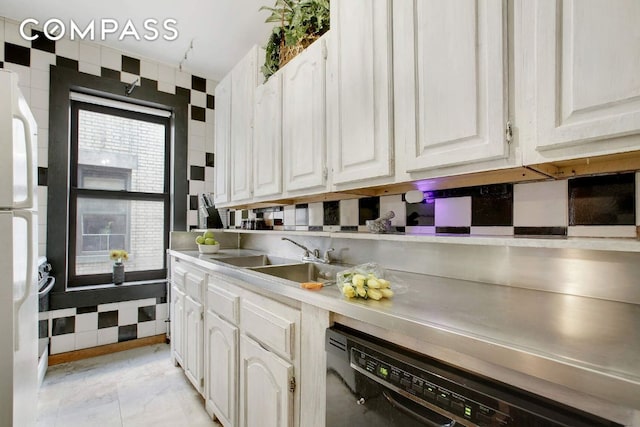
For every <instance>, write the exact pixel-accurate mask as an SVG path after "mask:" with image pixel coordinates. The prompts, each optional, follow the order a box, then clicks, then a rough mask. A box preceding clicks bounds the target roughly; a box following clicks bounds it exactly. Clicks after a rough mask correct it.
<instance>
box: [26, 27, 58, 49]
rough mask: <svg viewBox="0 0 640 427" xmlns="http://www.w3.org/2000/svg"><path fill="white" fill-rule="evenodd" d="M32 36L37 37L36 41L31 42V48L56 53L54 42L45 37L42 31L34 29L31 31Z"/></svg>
mask: <svg viewBox="0 0 640 427" xmlns="http://www.w3.org/2000/svg"><path fill="white" fill-rule="evenodd" d="M31 35H32V36H37V38H36V39H34V40H32V41H31V48H33V49H38V50H42V51H44V52H49V53H56V42H55V40H50V39H48V38H47V37H45V35H44V33H43V32H42V31H38V30H35V29H32V30H31Z"/></svg>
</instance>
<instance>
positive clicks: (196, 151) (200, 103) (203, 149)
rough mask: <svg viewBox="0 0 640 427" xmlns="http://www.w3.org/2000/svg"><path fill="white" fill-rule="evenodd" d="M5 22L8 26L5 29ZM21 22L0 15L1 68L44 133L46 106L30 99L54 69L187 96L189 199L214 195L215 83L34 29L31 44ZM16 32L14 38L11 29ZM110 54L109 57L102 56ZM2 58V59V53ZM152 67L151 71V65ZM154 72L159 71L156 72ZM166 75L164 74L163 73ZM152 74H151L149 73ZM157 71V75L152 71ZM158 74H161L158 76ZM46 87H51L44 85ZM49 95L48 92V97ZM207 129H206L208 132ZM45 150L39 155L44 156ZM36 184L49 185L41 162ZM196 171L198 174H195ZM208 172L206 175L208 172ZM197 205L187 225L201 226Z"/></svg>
mask: <svg viewBox="0 0 640 427" xmlns="http://www.w3.org/2000/svg"><path fill="white" fill-rule="evenodd" d="M3 23H4V25H2V24H3ZM18 25H19V23H17V22H13V21H10V20H8V19H5V18H2V17H1V16H0V29H2V28H4V31H0V45H1V46H0V68H7V69H11V70H12V71H15V72H17V73H18V74H19V76H20V85H21V87H22V88H23V91H24V92H25V96H26V97H27V101H28V102H29V104H30V105H32V107H34V106H35V108H32V109H34V110H42V113H38V112H37V111H34V115H36V120H37V121H38V124H39V126H40V127H41V128H42V129H41V134H44V132H42V130H43V129H47V127H48V126H47V124H46V122H47V120H45V119H44V117H45V116H48V114H46V113H47V110H48V102H47V99H42V98H43V97H42V96H41V95H38V99H37V100H35V99H34V100H33V102H32V101H31V100H30V99H29V91H30V90H31V89H33V90H32V92H38V93H40V92H42V91H43V90H45V87H44V85H45V84H46V82H47V80H48V78H47V79H46V80H43V82H39V81H38V82H36V80H35V78H34V77H33V76H34V75H36V74H37V75H41V74H42V73H47V74H48V68H49V65H50V64H54V65H56V66H59V67H66V68H71V69H73V70H76V71H80V72H84V73H90V74H94V75H98V76H101V77H104V78H107V79H115V80H119V81H122V82H123V83H127V84H130V83H132V82H134V81H135V80H136V79H138V84H139V85H145V86H146V85H150V86H152V87H153V88H154V89H157V90H160V91H164V92H168V93H177V94H179V93H183V94H184V95H185V96H186V97H187V98H188V99H189V100H190V104H191V105H190V107H189V114H190V117H189V119H190V120H189V166H190V169H189V171H190V172H192V174H190V176H189V177H188V178H189V180H190V182H189V194H190V195H193V196H195V195H197V194H198V193H202V192H211V191H212V189H213V171H212V170H213V167H214V163H213V119H214V112H213V110H214V108H215V97H214V94H213V92H214V87H215V82H213V81H210V80H209V81H208V80H207V79H205V78H202V77H199V76H194V75H190V74H188V73H185V72H182V71H180V70H178V69H172V68H169V67H166V66H163V65H162V64H157V63H153V62H150V61H144V60H141V59H139V58H136V57H134V56H129V55H127V54H123V53H121V52H118V51H116V50H113V49H109V48H103V47H100V46H99V45H96V44H94V43H90V42H84V41H80V42H79V43H75V44H74V43H73V42H70V41H69V40H65V39H63V40H60V41H57V42H56V41H53V40H49V39H48V38H47V37H46V36H45V35H44V34H43V33H42V32H41V31H39V30H36V29H31V34H32V35H37V36H39V37H38V38H36V39H34V40H32V41H27V40H23V39H22V38H21V37H20V36H19V34H18V33H17V28H18ZM14 27H15V29H16V31H15V32H16V34H13V31H12V30H10V29H9V28H14ZM103 51H106V52H107V53H105V52H103ZM3 53H4V54H3ZM150 65H151V66H150ZM154 67H155V68H154ZM159 67H160V68H163V69H164V70H165V72H162V71H161V70H160V68H159ZM150 70H151V71H150ZM154 70H155V71H154ZM159 70H160V71H159ZM46 86H48V84H46ZM46 95H47V96H48V90H47V94H46ZM205 125H206V129H205ZM43 153H44V150H41V151H40V157H43ZM39 163H41V167H40V168H39V174H38V184H39V185H40V186H43V187H46V186H47V179H46V176H47V166H46V163H47V162H46V160H42V159H41V160H40V162H39ZM194 168H195V169H194ZM205 169H207V171H206V172H205ZM196 209H197V206H196V207H195V208H194V207H193V205H189V212H188V215H187V222H188V225H189V226H193V227H195V226H196V225H197V213H196Z"/></svg>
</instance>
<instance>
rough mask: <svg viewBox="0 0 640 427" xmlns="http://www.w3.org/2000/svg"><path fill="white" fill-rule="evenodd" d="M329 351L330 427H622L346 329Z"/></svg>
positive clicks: (337, 332) (331, 334)
mask: <svg viewBox="0 0 640 427" xmlns="http://www.w3.org/2000/svg"><path fill="white" fill-rule="evenodd" d="M326 351H327V409H326V425H327V426H331V427H342V426H344V427H361V426H362V427H396V426H397V427H400V426H401V427H413V426H432V427H434V426H438V427H453V426H492V427H493V426H501V427H502V426H504V427H506V426H516V427H556V426H571V427H596V426H608V427H613V426H620V424H616V423H614V422H611V421H607V420H604V419H602V418H599V417H597V416H594V415H591V414H588V413H585V412H583V411H580V410H577V409H574V408H570V407H567V406H565V405H562V404H559V403H557V402H553V401H550V400H549V399H546V398H544V397H541V396H538V395H534V394H532V393H529V392H527V391H525V390H521V389H518V388H515V387H512V386H509V385H507V384H504V383H501V382H498V381H495V380H491V379H488V378H485V377H482V376H480V375H476V374H473V373H469V372H466V371H464V370H462V369H459V368H456V367H453V366H450V365H447V364H446V363H443V362H441V361H438V360H435V359H432V358H430V357H428V356H424V355H420V354H417V353H414V352H412V351H410V350H407V349H404V348H402V347H399V346H397V345H395V344H392V343H389V342H386V341H382V340H379V339H376V338H375V337H372V336H369V335H366V334H363V333H360V332H358V331H354V330H351V329H349V328H346V327H344V326H342V325H335V326H334V327H332V328H330V329H327V333H326Z"/></svg>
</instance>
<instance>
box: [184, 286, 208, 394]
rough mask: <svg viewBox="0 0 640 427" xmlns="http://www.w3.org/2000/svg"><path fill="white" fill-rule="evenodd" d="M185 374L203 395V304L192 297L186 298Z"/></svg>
mask: <svg viewBox="0 0 640 427" xmlns="http://www.w3.org/2000/svg"><path fill="white" fill-rule="evenodd" d="M184 311H185V338H186V339H185V340H184V361H185V363H184V365H183V367H184V372H185V374H186V375H187V378H189V381H191V383H192V384H193V386H194V387H195V388H196V390H198V392H200V393H202V388H203V385H204V375H203V356H204V354H203V353H204V352H203V328H204V311H203V308H202V304H201V303H199V302H198V301H196V300H194V299H193V298H191V297H190V296H187V297H185V304H184Z"/></svg>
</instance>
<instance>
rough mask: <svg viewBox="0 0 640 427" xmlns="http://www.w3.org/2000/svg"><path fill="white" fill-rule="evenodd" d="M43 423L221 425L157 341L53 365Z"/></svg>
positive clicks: (41, 409) (43, 395)
mask: <svg viewBox="0 0 640 427" xmlns="http://www.w3.org/2000/svg"><path fill="white" fill-rule="evenodd" d="M38 426H42V427H45V426H46V427H58V426H63V427H74V426H82V427H86V426H96V427H97V426H99V427H110V426H126V427H145V426H154V427H159V426H172V427H174V426H189V427H200V426H219V424H217V423H215V422H213V421H212V420H211V419H210V418H209V417H208V415H207V413H206V412H205V409H204V402H203V400H202V398H201V396H200V395H199V394H198V393H197V392H196V391H195V390H194V388H193V387H192V386H191V384H190V383H189V381H188V380H187V379H186V377H185V376H184V373H183V372H182V370H181V369H180V368H176V367H174V366H173V364H172V363H171V360H170V358H169V346H168V345H166V344H156V345H152V346H147V347H142V348H136V349H133V350H127V351H122V352H119V353H113V354H109V355H105V356H99V357H94V358H90V359H85V360H80V361H77V362H71V363H65V364H61V365H56V366H50V367H49V369H48V370H47V375H46V377H45V379H44V382H43V384H42V387H41V388H40V394H39V396H38Z"/></svg>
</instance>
